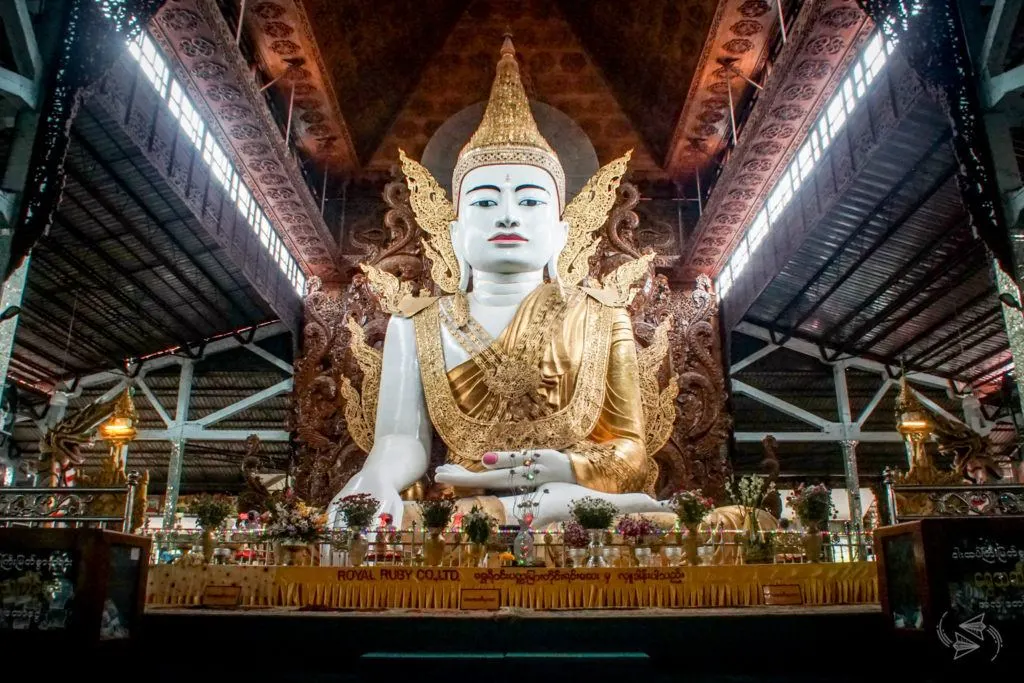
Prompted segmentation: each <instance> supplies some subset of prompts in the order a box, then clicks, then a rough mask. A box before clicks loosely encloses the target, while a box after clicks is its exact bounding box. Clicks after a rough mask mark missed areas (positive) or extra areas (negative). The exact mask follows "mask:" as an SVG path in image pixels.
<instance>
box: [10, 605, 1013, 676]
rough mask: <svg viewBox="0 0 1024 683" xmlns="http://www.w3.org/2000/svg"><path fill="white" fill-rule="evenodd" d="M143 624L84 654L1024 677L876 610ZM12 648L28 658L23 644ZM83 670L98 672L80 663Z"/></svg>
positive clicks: (180, 667)
mask: <svg viewBox="0 0 1024 683" xmlns="http://www.w3.org/2000/svg"><path fill="white" fill-rule="evenodd" d="M142 626H143V629H142V631H141V632H139V633H137V634H136V635H137V638H136V639H135V640H134V641H133V642H132V643H131V644H130V645H127V646H125V645H124V644H120V646H114V647H109V648H105V650H106V651H105V652H101V653H98V654H99V656H91V657H90V656H88V655H86V656H84V657H76V658H75V660H76V661H78V662H82V661H91V662H94V663H96V664H97V666H98V667H99V668H98V669H97V671H98V672H101V673H100V675H102V679H103V680H105V681H132V683H135V682H136V681H146V682H147V683H150V682H152V683H162V682H163V681H167V682H168V683H170V682H172V681H173V682H174V683H180V682H181V681H182V680H188V681H189V683H198V682H199V681H217V682H218V683H224V682H226V681H274V683H278V682H280V683H292V682H295V683H299V682H302V683H327V682H332V683H333V682H338V683H350V682H356V681H372V682H374V683H386V682H387V683H390V681H400V682H403V683H405V682H410V683H415V682H417V681H434V680H444V681H446V682H449V681H450V682H452V683H463V682H466V683H469V682H472V683H477V682H479V683H503V682H504V681H509V682H513V681H514V682H515V683H547V682H548V681H551V682H552V683H562V682H563V681H564V682H565V683H575V682H576V681H605V680H609V681H618V682H620V683H662V682H667V681H693V682H695V683H755V682H758V683H762V682H763V683H776V682H778V683H781V682H783V681H785V682H787V683H790V682H791V683H818V682H821V681H841V682H843V683H845V682H847V681H849V682H850V683H853V682H854V681H856V682H857V683H865V682H867V683H882V682H884V681H890V680H892V681H897V680H898V681H900V682H901V683H906V682H910V681H912V682H915V683H916V682H922V683H925V682H931V681H936V682H939V681H952V680H957V681H960V682H962V681H963V680H967V678H968V677H969V678H970V679H972V680H979V678H978V677H979V676H988V675H989V673H990V671H991V672H992V673H996V672H999V673H1002V671H1004V670H1008V671H1009V672H1010V673H1011V675H1014V674H1013V673H1012V672H1013V671H1016V672H1017V675H1019V671H1020V665H1021V659H1020V654H1018V653H1019V652H1021V651H1024V648H1021V647H1020V644H1019V643H1018V642H1016V641H1015V642H1006V643H1005V644H1004V649H1003V652H1002V653H1001V654H1000V657H999V659H1000V661H999V662H996V664H998V665H999V667H998V669H996V668H995V666H994V665H993V664H991V663H989V662H986V661H985V660H984V659H983V658H982V657H980V656H978V657H975V658H973V659H972V657H971V656H970V655H968V656H963V657H961V658H960V660H959V661H956V662H954V660H953V653H952V652H951V651H948V650H943V649H941V648H937V647H935V646H934V643H924V646H925V647H923V646H922V645H920V644H912V643H906V642H899V641H896V640H894V639H893V638H892V637H890V635H889V632H888V630H887V629H886V627H885V623H884V621H883V618H882V614H881V611H880V610H879V608H878V607H877V606H868V607H846V608H843V607H840V608H783V607H772V608H765V607H762V608H754V609H702V610H697V609H694V610H656V611H645V610H615V611H611V610H608V611H601V612H562V613H552V612H529V611H518V610H507V611H506V610H503V611H501V612H498V613H475V614H472V613H464V612H463V613H447V614H446V613H437V612H423V613H415V612H412V611H403V612H376V613H352V612H349V613H339V612H302V611H296V610H258V611H234V610H232V611H213V610H199V609H196V610H154V611H150V612H149V613H147V615H146V617H145V619H144V622H143V624H142ZM10 644H11V643H10V642H8V643H3V645H10ZM0 649H6V648H2V647H0ZM9 652H10V653H11V654H12V656H13V657H14V658H15V659H22V661H24V659H23V657H24V656H25V653H24V651H23V650H21V649H18V648H12V649H11V650H9ZM14 652H17V653H18V655H14V654H13V653H14ZM974 654H978V653H974ZM112 662H117V665H116V666H114V667H113V668H111V663H112ZM76 670H78V672H79V673H80V674H84V673H85V672H84V671H81V670H80V665H76ZM0 671H3V667H2V666H0ZM120 672H124V675H121V673H120ZM87 678H89V677H88V676H85V677H84V678H83V680H85V679H87ZM1018 680H1019V678H1018Z"/></svg>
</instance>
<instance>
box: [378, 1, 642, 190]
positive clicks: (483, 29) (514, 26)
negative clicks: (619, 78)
mask: <svg viewBox="0 0 1024 683" xmlns="http://www.w3.org/2000/svg"><path fill="white" fill-rule="evenodd" d="M506 31H511V33H512V35H513V40H514V41H515V46H516V51H517V56H518V58H519V62H520V65H521V71H522V74H523V80H524V85H525V86H526V88H527V91H528V93H529V95H530V97H531V98H532V99H535V100H538V101H540V102H544V103H546V104H549V105H551V106H553V107H555V108H557V109H559V110H561V111H562V112H564V113H565V114H567V115H568V116H569V117H570V118H572V119H573V120H575V121H576V123H577V124H579V126H580V127H581V128H582V129H583V131H584V132H585V133H586V134H587V136H588V137H589V138H590V140H591V142H592V143H593V145H594V148H595V151H596V152H597V157H598V160H599V161H600V162H601V163H606V162H608V161H611V160H612V159H614V158H616V157H617V156H619V155H621V154H622V153H624V152H625V151H626V150H628V149H630V148H632V149H633V157H632V162H631V164H630V167H631V169H632V171H633V173H634V175H635V176H636V177H645V176H655V177H660V176H661V168H660V165H659V164H658V163H657V162H656V160H655V159H654V157H653V156H652V155H651V154H650V152H649V151H648V146H647V144H646V142H645V141H644V140H643V138H641V136H640V135H639V134H638V133H637V131H636V129H635V127H634V126H633V125H632V124H631V122H630V120H629V118H627V116H626V114H625V113H624V112H623V110H622V108H621V107H620V106H619V102H618V100H617V98H616V96H615V94H614V93H613V91H612V90H611V88H609V86H608V84H607V82H606V81H605V79H604V77H603V76H602V73H601V71H600V70H599V69H598V67H597V65H596V64H595V63H594V60H593V59H592V58H591V56H590V55H589V54H588V53H587V52H586V51H585V50H584V49H583V47H582V45H581V44H580V42H579V40H577V37H576V34H575V33H574V31H573V29H572V27H571V26H570V25H569V23H568V22H567V21H566V20H565V18H564V17H563V16H562V14H561V13H560V12H559V10H558V8H557V7H556V6H554V5H553V4H552V3H551V2H545V1H544V0H533V1H532V2H519V3H510V2H498V1H493V0H492V1H488V0H477V1H476V2H473V3H472V4H471V5H470V7H469V8H468V10H467V11H466V12H465V14H463V16H462V18H461V19H460V20H459V22H458V23H457V24H456V25H455V27H454V29H453V30H452V31H451V33H450V34H449V35H448V37H447V39H446V40H445V42H444V45H443V46H442V47H441V49H440V51H438V52H437V53H436V54H435V55H433V57H432V58H431V60H430V62H429V63H428V65H427V67H426V69H425V70H424V71H423V74H422V76H421V78H420V81H419V84H418V85H417V87H416V89H415V90H414V91H413V92H412V94H411V96H410V97H409V99H408V101H407V103H406V105H405V107H404V108H403V109H402V111H401V112H400V114H399V115H398V118H397V119H396V120H395V122H394V124H393V125H392V126H391V127H390V129H389V130H388V133H387V135H386V136H385V138H384V140H383V142H382V143H381V145H380V147H379V148H378V149H377V152H376V153H375V154H374V156H373V158H372V160H371V161H370V163H369V165H368V170H371V171H374V170H386V169H388V168H389V167H390V166H391V165H392V164H393V163H394V162H395V159H397V158H398V151H397V150H398V148H399V147H401V148H402V149H404V150H405V151H406V152H407V153H409V154H411V155H412V156H413V157H414V158H419V157H420V156H421V154H422V152H423V149H424V147H425V146H426V144H427V141H428V140H429V139H430V136H431V135H432V134H433V133H434V131H435V130H437V128H438V127H439V126H440V125H441V124H442V123H444V121H445V120H446V119H447V118H448V117H450V116H452V115H454V114H457V113H458V112H459V111H461V110H462V109H463V108H465V107H468V106H470V105H472V104H474V103H476V102H480V101H482V100H486V99H487V96H488V93H489V92H490V88H491V82H492V81H493V79H494V67H495V64H496V63H497V60H498V50H499V48H500V47H501V40H502V35H503V34H504V33H505V32H506Z"/></svg>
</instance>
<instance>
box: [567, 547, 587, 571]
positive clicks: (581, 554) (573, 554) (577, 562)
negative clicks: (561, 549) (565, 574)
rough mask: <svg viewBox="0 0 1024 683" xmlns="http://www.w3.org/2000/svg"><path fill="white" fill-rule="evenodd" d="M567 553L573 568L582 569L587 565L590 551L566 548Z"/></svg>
mask: <svg viewBox="0 0 1024 683" xmlns="http://www.w3.org/2000/svg"><path fill="white" fill-rule="evenodd" d="M565 552H566V554H567V555H568V556H569V560H570V561H571V562H572V566H573V567H582V566H584V565H585V564H586V563H587V555H588V551H587V549H586V548H566V549H565Z"/></svg>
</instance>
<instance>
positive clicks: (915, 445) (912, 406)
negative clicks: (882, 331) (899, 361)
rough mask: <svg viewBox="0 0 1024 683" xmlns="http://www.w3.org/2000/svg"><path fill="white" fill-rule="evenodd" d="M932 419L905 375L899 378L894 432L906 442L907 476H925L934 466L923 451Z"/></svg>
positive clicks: (932, 470)
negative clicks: (908, 468) (908, 469)
mask: <svg viewBox="0 0 1024 683" xmlns="http://www.w3.org/2000/svg"><path fill="white" fill-rule="evenodd" d="M932 427H933V425H932V419H931V416H930V415H929V414H928V411H927V410H925V407H924V406H923V405H921V401H919V400H918V398H917V396H916V395H915V394H914V391H913V390H912V389H911V388H910V385H909V384H908V383H907V375H906V374H905V373H904V374H903V376H902V377H900V393H899V395H898V396H897V397H896V431H898V432H899V433H900V434H902V435H903V438H904V439H906V442H907V460H908V461H909V464H910V471H909V472H908V473H907V475H908V476H911V475H916V476H918V477H920V476H926V474H931V473H933V472H934V469H935V466H934V465H933V464H932V461H931V458H930V457H929V456H928V454H927V452H926V451H925V447H924V442H925V441H926V440H927V439H928V437H929V436H930V435H931V433H932Z"/></svg>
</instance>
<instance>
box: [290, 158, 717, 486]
mask: <svg viewBox="0 0 1024 683" xmlns="http://www.w3.org/2000/svg"><path fill="white" fill-rule="evenodd" d="M393 175H394V177H395V180H394V181H393V182H391V183H389V184H388V185H387V186H386V188H385V190H384V194H383V196H384V201H385V203H386V204H387V206H388V211H387V213H386V214H385V218H384V231H385V232H386V234H387V236H388V240H387V241H386V242H384V245H383V246H380V244H377V243H375V242H377V240H373V241H367V242H366V243H365V245H364V248H365V249H366V250H367V253H368V256H367V258H366V259H365V260H364V263H367V264H369V265H373V266H375V267H377V268H379V269H381V270H385V271H388V272H390V273H392V274H394V275H397V276H398V277H400V278H401V279H402V280H405V281H409V282H411V283H412V288H413V291H414V292H418V291H419V290H420V289H423V290H426V291H427V292H431V293H434V294H439V293H440V292H437V291H435V288H434V285H433V282H432V281H431V280H430V268H429V262H427V261H426V259H425V257H424V256H423V253H422V250H421V247H420V230H419V228H418V227H417V225H416V222H415V218H414V216H413V213H412V209H411V207H410V205H409V193H408V189H407V188H406V186H405V183H404V181H403V180H402V179H401V177H400V175H399V172H398V170H397V169H395V171H393ZM618 195H619V196H618V200H617V202H616V206H615V208H614V209H613V210H612V212H611V214H610V215H609V218H608V221H607V222H606V223H605V225H604V226H603V227H602V228H601V235H602V238H603V239H602V241H601V245H602V246H601V249H599V251H598V253H597V255H596V256H595V257H594V259H592V261H591V271H590V272H591V276H592V277H596V278H600V277H601V276H603V275H605V274H607V273H610V272H611V271H613V270H614V269H615V268H616V267H618V266H619V265H622V264H623V263H624V262H626V261H629V260H632V259H635V258H637V257H639V256H641V255H642V254H643V253H650V251H652V248H651V247H650V246H648V245H649V240H648V239H646V238H645V226H644V225H642V224H641V221H640V218H639V216H638V215H637V213H636V212H635V211H634V209H635V208H636V206H637V203H638V201H639V192H638V191H637V189H636V187H635V186H634V185H632V184H630V183H623V184H622V185H621V186H620V187H619V190H618ZM657 264H658V260H655V265H657ZM308 290H309V293H308V295H307V297H306V302H305V316H306V317H305V329H304V332H305V334H304V341H303V352H302V357H301V358H300V359H299V360H298V362H297V363H296V374H295V400H294V401H293V405H294V416H293V417H294V421H295V422H294V425H293V428H294V430H295V431H296V433H297V441H298V443H299V454H298V463H297V468H296V488H297V491H298V492H299V494H300V495H302V496H304V497H305V498H307V499H308V500H310V501H313V502H316V503H318V504H326V503H327V502H329V501H330V499H331V498H332V497H333V496H334V494H335V493H336V492H337V491H338V490H340V489H341V487H342V486H343V485H344V483H345V482H346V481H347V480H348V478H349V477H351V476H352V475H353V474H354V473H355V472H356V471H357V470H358V469H359V468H360V466H361V465H362V463H363V460H364V459H365V457H366V453H365V452H363V451H362V450H361V449H360V448H359V447H358V446H357V445H356V443H355V441H354V440H353V439H352V437H351V435H350V433H349V425H348V423H347V421H346V416H345V398H344V395H343V394H344V391H343V386H344V384H345V383H346V381H347V382H350V383H351V384H352V385H353V386H355V387H361V386H362V382H363V376H362V371H361V370H360V367H359V364H358V362H357V359H356V358H355V356H354V354H353V353H352V351H351V350H350V348H349V347H350V341H351V336H352V334H351V331H350V329H349V327H348V326H347V325H346V321H347V320H348V319H349V317H350V316H351V318H352V319H354V321H355V322H356V323H357V324H358V325H359V326H361V327H362V329H363V334H364V335H365V338H366V341H367V343H369V344H370V345H371V346H373V347H375V348H378V349H379V348H381V347H382V345H383V341H384V332H385V329H386V327H387V321H388V315H387V314H386V313H384V312H383V311H382V310H381V308H380V306H379V305H378V303H377V300H376V295H375V294H374V293H373V291H372V289H371V288H370V286H369V283H368V282H367V279H366V277H365V275H363V274H362V273H357V274H356V275H355V276H354V277H353V278H352V281H351V283H350V284H349V285H348V286H347V287H346V288H344V289H341V290H333V291H327V290H325V289H323V287H322V285H321V283H320V281H319V280H317V279H316V278H314V279H312V280H311V281H310V282H309V287H308ZM629 310H630V314H631V316H632V318H633V325H634V330H635V334H636V338H637V341H638V343H639V344H640V345H641V346H643V347H646V346H648V345H649V344H651V343H652V342H653V341H654V339H653V337H654V332H655V329H656V328H657V327H658V325H659V323H661V322H663V321H664V320H665V318H671V327H670V330H669V349H670V353H669V356H668V358H669V362H668V363H666V364H665V365H664V367H662V368H661V371H660V377H659V382H660V384H661V386H662V387H664V386H666V385H667V383H668V382H669V381H671V378H672V377H676V381H677V384H678V389H679V393H678V396H677V397H676V400H675V413H676V417H675V423H674V425H673V430H672V434H671V437H670V438H669V440H668V442H667V443H666V444H665V446H664V447H663V448H662V449H661V450H660V451H659V452H658V453H657V454H656V455H655V459H656V460H657V461H658V464H659V467H660V476H659V479H658V482H657V485H656V490H657V493H658V495H659V497H660V496H665V495H668V494H670V493H671V492H673V491H675V490H678V489H680V488H695V487H701V488H703V489H704V491H705V492H706V493H708V494H710V495H720V494H721V493H722V492H723V490H724V483H725V480H726V479H727V477H728V474H729V471H728V463H727V458H726V456H725V454H724V451H723V448H722V447H723V445H724V443H725V439H726V436H727V434H728V430H729V427H730V418H729V416H728V415H727V413H726V411H725V377H724V374H723V371H722V360H721V339H720V336H719V334H718V321H717V315H718V305H717V301H716V300H715V297H714V295H713V294H712V292H711V282H710V280H709V279H707V278H706V277H703V276H702V277H701V278H699V279H698V280H697V282H696V283H695V286H694V288H693V290H692V291H674V290H673V289H672V287H671V286H670V285H669V281H668V279H667V278H666V277H665V276H664V275H661V274H657V273H655V269H654V267H652V268H651V269H650V272H649V273H648V277H647V279H646V280H645V282H644V287H643V288H642V289H641V290H640V292H639V293H638V294H637V296H636V298H635V299H634V300H633V302H632V304H631V305H630V309H629ZM346 378H347V380H346ZM370 418H371V419H372V416H370ZM370 427H371V428H372V425H371V426H370ZM443 459H444V445H443V443H442V442H441V441H440V439H439V438H437V437H436V436H435V439H434V445H433V449H432V452H431V464H432V468H431V471H433V467H435V466H437V465H439V464H441V463H442V462H443Z"/></svg>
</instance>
